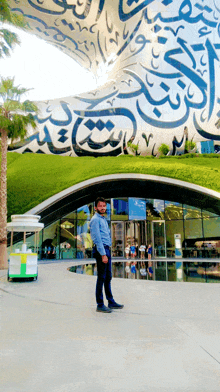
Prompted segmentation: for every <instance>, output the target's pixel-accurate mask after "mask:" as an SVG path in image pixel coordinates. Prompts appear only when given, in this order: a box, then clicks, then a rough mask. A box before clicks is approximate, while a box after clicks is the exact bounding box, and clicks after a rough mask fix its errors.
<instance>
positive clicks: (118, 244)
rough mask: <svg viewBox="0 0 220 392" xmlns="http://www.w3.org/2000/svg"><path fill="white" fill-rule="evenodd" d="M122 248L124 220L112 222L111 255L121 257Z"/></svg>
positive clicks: (122, 253) (122, 254)
mask: <svg viewBox="0 0 220 392" xmlns="http://www.w3.org/2000/svg"><path fill="white" fill-rule="evenodd" d="M124 248H125V245H124V222H112V257H123V256H124Z"/></svg>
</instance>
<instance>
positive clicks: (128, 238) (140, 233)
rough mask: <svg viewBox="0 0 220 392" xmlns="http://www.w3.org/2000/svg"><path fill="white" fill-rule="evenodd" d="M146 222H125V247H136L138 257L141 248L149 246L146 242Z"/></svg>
mask: <svg viewBox="0 0 220 392" xmlns="http://www.w3.org/2000/svg"><path fill="white" fill-rule="evenodd" d="M146 241H147V240H146V222H145V221H128V222H125V246H127V245H128V246H129V247H130V246H131V245H134V246H135V247H136V255H137V256H138V254H139V247H140V246H141V245H147V242H146Z"/></svg>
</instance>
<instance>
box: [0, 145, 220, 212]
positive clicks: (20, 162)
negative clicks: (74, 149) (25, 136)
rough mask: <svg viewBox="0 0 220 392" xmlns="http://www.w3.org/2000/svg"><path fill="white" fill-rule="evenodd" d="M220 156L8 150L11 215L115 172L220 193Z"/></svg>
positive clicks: (9, 209) (9, 207) (9, 205)
mask: <svg viewBox="0 0 220 392" xmlns="http://www.w3.org/2000/svg"><path fill="white" fill-rule="evenodd" d="M219 158H220V156H219V155H218V154H210V155H203V156H202V155H199V156H195V155H192V154H191V155H190V154H189V155H183V156H176V157H164V158H159V159H158V158H153V157H143V156H137V157H134V156H130V155H128V156H126V155H121V156H119V157H99V158H93V157H92V158H91V157H83V158H82V157H81V158H73V157H61V156H55V155H41V154H28V153H27V154H23V155H21V154H18V153H12V152H9V153H8V216H9V217H10V216H11V215H12V214H22V213H25V212H26V211H28V210H30V209H31V208H33V207H34V206H36V205H37V204H39V203H41V202H42V201H44V200H46V199H47V198H49V197H50V196H52V195H54V194H56V193H58V192H60V191H62V190H64V189H66V188H68V187H70V186H72V185H74V184H77V183H79V182H82V181H85V180H87V179H90V178H94V177H98V176H101V175H106V174H114V173H143V174H153V175H158V176H164V177H170V178H175V179H178V180H183V181H187V182H191V183H193V184H197V185H201V186H204V187H207V188H210V189H213V190H215V191H218V192H220V159H219Z"/></svg>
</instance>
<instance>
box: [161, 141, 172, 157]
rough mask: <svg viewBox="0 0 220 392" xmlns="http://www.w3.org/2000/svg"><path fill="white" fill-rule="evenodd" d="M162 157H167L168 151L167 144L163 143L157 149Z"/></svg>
mask: <svg viewBox="0 0 220 392" xmlns="http://www.w3.org/2000/svg"><path fill="white" fill-rule="evenodd" d="M158 150H159V151H160V153H161V154H162V155H167V154H168V152H169V151H170V148H169V146H168V145H167V144H165V143H163V144H161V146H160V147H159V149H158Z"/></svg>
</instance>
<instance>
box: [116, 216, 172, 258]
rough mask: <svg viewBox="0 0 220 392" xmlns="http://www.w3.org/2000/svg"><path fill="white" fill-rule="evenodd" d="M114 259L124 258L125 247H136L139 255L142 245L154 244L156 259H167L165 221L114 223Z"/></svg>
mask: <svg viewBox="0 0 220 392" xmlns="http://www.w3.org/2000/svg"><path fill="white" fill-rule="evenodd" d="M111 231H112V257H124V256H125V247H126V246H127V245H128V246H129V247H130V246H131V245H133V244H134V245H135V247H136V255H137V256H140V255H139V248H140V246H141V245H146V248H147V246H148V245H149V244H152V247H153V256H154V257H166V238H165V237H166V236H165V222H164V221H152V222H146V221H127V222H120V221H119V222H112V226H111Z"/></svg>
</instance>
